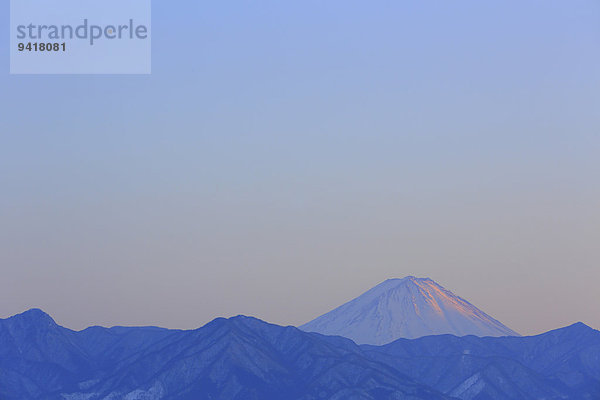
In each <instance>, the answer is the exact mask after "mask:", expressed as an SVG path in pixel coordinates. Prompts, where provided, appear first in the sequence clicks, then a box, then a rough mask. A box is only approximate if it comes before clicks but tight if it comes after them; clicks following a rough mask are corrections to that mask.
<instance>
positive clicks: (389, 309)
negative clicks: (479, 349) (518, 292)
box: [300, 276, 519, 345]
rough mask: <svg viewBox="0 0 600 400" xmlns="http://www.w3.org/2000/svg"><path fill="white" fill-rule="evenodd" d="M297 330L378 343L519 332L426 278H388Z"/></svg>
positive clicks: (367, 342) (516, 334)
mask: <svg viewBox="0 0 600 400" xmlns="http://www.w3.org/2000/svg"><path fill="white" fill-rule="evenodd" d="M300 329H302V330H304V331H307V332H317V333H321V334H324V335H339V336H344V337H347V338H350V339H352V340H354V341H355V342H356V343H358V344H374V345H382V344H386V343H390V342H392V341H394V340H396V339H399V338H407V339H413V338H418V337H422V336H428V335H441V334H452V335H456V336H466V335H475V336H519V334H518V333H516V332H515V331H513V330H511V329H510V328H508V327H506V326H505V325H503V324H501V323H500V322H498V321H497V320H495V319H494V318H492V317H490V316H489V315H487V314H486V313H484V312H483V311H481V310H479V309H478V308H477V307H475V306H474V305H472V304H471V303H469V302H468V301H466V300H464V299H462V298H460V297H458V296H456V295H454V294H453V293H452V292H450V291H448V290H446V289H444V288H443V287H442V286H440V285H438V284H437V283H436V282H434V281H433V280H431V279H429V278H415V277H413V276H409V277H406V278H404V279H389V280H387V281H385V282H383V283H381V284H379V285H377V286H375V287H374V288H372V289H371V290H369V291H367V292H365V293H363V294H362V295H360V296H359V297H357V298H355V299H354V300H351V301H349V302H348V303H346V304H343V305H342V306H340V307H338V308H336V309H334V310H333V311H330V312H328V313H327V314H324V315H322V316H320V317H318V318H316V319H314V320H312V321H310V322H308V323H307V324H304V325H302V326H301V327H300Z"/></svg>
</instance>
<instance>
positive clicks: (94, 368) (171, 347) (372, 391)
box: [0, 310, 450, 400]
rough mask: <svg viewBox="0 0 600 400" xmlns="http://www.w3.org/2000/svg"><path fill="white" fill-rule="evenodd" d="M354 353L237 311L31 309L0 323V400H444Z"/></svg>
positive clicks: (348, 346) (337, 341) (345, 345)
mask: <svg viewBox="0 0 600 400" xmlns="http://www.w3.org/2000/svg"><path fill="white" fill-rule="evenodd" d="M363 353H364V352H363V350H362V349H360V347H358V346H357V345H356V344H354V343H353V342H352V341H350V340H348V339H344V338H332V339H331V340H323V337H322V336H321V335H318V334H311V333H306V332H303V331H301V330H299V329H297V328H294V327H281V326H277V325H271V324H267V323H265V322H263V321H260V320H257V319H254V318H250V317H243V316H239V317H234V318H230V319H224V318H218V319H216V320H214V321H212V322H210V323H208V324H207V325H205V326H204V327H202V328H199V329H196V330H193V331H168V330H163V329H159V328H111V329H106V328H100V327H93V328H88V329H86V330H84V331H81V332H74V331H71V330H68V329H65V328H62V327H60V326H58V325H56V324H55V323H54V321H52V319H51V318H50V317H49V316H47V315H46V314H44V313H42V312H41V311H39V310H33V311H29V312H26V313H24V314H21V315H17V316H15V317H11V318H9V319H6V320H0V399H1V400H17V399H18V400H29V399H39V400H58V399H61V400H100V399H103V400H162V399H172V400H175V399H177V400H205V399H206V400H208V399H222V400H270V399H273V400H275V399H277V400H279V399H289V400H295V399H297V400H309V399H340V400H342V399H365V400H367V399H382V400H384V399H390V400H392V399H411V400H419V399H423V400H425V399H430V400H450V398H449V397H448V396H445V395H443V394H441V393H440V392H438V391H436V390H435V389H432V388H430V387H428V386H426V385H422V384H420V383H418V382H416V381H414V380H413V379H411V378H408V377H407V376H405V375H403V374H400V373H398V371H397V370H396V369H394V368H390V367H388V366H387V365H385V364H381V363H379V362H378V361H375V360H370V359H367V358H365V357H364V354H363Z"/></svg>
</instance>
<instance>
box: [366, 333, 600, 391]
mask: <svg viewBox="0 0 600 400" xmlns="http://www.w3.org/2000/svg"><path fill="white" fill-rule="evenodd" d="M362 349H363V350H365V352H366V353H367V355H368V357H369V358H374V359H377V360H378V361H380V362H382V363H384V364H387V365H390V366H392V367H394V368H395V369H397V370H398V371H399V372H401V373H403V374H406V375H408V376H410V377H412V378H413V379H418V380H419V381H420V382H421V383H424V384H427V385H429V386H432V387H434V388H436V389H438V390H440V391H442V392H444V393H446V394H448V395H450V396H453V397H457V398H459V399H464V400H472V399H476V400H479V399H520V400H530V399H531V400H533V399H547V400H550V399H578V400H586V399H588V400H596V399H600V332H598V331H596V330H594V329H592V328H590V327H588V326H586V325H584V324H582V323H577V324H575V325H572V326H569V327H566V328H561V329H557V330H554V331H550V332H547V333H544V334H541V335H538V336H531V337H498V338H494V337H485V338H478V337H475V336H465V337H456V336H451V335H441V336H428V337H423V338H420V339H414V340H408V339H400V340H397V341H395V342H393V343H390V344H388V345H385V346H362Z"/></svg>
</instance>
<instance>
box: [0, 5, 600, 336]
mask: <svg viewBox="0 0 600 400" xmlns="http://www.w3.org/2000/svg"><path fill="white" fill-rule="evenodd" d="M8 18H9V8H8V2H3V3H2V5H1V6H0V25H2V26H8V22H9V21H8ZM599 21H600V3H599V2H598V1H596V0H588V1H584V0H574V1H568V2H567V1H556V0H544V1H542V0H537V1H534V0H518V1H516V0H501V1H500V0H490V1H486V2H481V1H479V0H477V1H476V0H469V1H467V0H458V1H453V2H438V1H417V0H411V1H402V2H399V1H382V0H375V1H348V0H345V1H341V0H332V1H327V2H322V1H316V0H303V1H286V2H281V1H275V0H265V1H261V2H252V1H241V0H235V1H230V2H210V3H209V2H205V1H188V0H186V1H184V0H175V1H169V2H159V1H154V3H153V26H152V30H153V32H152V46H153V50H152V51H153V53H152V63H153V64H152V74H151V75H149V76H123V75H119V76H48V75H40V76H19V75H9V73H8V72H9V57H8V46H9V44H8V35H7V32H4V33H2V35H0V49H2V51H1V53H0V66H1V68H2V71H1V72H0V318H4V317H8V316H10V315H13V314H16V313H20V312H22V311H24V310H26V309H28V308H32V307H38V308H42V309H43V310H44V311H46V312H48V313H49V314H51V315H52V316H53V317H54V318H55V320H56V321H57V322H58V323H60V324H62V325H64V326H67V327H69V328H72V329H82V328H84V327H86V326H90V325H103V326H113V325H158V326H164V327H170V328H186V329H190V328H197V327H199V326H201V325H203V324H205V323H207V322H209V321H210V320H211V319H213V318H215V317H218V316H225V317H228V316H233V315H238V314H245V315H252V316H255V317H258V318H261V319H264V320H266V321H269V322H272V323H277V324H282V325H288V324H289V325H299V324H302V323H305V322H307V321H309V320H311V319H313V318H315V317H317V316H319V315H321V314H323V313H325V312H327V311H329V310H331V309H332V308H334V307H336V306H338V305H340V304H342V303H344V302H346V301H348V300H350V299H352V298H354V297H356V296H357V295H359V294H361V293H362V292H364V291H366V290H367V289H369V288H371V287H372V286H375V285H376V284H378V283H380V282H382V281H384V280H385V279H388V278H400V277H404V276H407V275H414V276H419V277H430V278H432V279H434V280H435V281H437V282H438V283H440V284H441V285H443V286H444V287H446V288H447V289H449V290H452V291H453V292H454V293H456V294H458V295H459V296H461V297H464V298H466V299H467V300H469V301H470V302H472V303H473V304H475V305H476V306H478V307H479V308H481V309H483V310H484V311H485V312H487V313H488V314H490V315H492V316H493V317H495V318H496V319H498V320H500V321H502V322H503V323H504V324H506V325H507V326H509V327H511V328H512V329H514V330H516V331H518V332H520V333H521V334H536V333H541V332H543V331H546V330H550V329H554V328H558V327H561V326H565V325H569V324H571V323H574V322H577V321H582V322H584V323H586V324H588V325H590V326H592V327H594V328H596V329H600V312H599V311H600V290H598V285H599V283H600V246H599V243H600V212H599V210H600V157H599V154H600V22H599Z"/></svg>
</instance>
